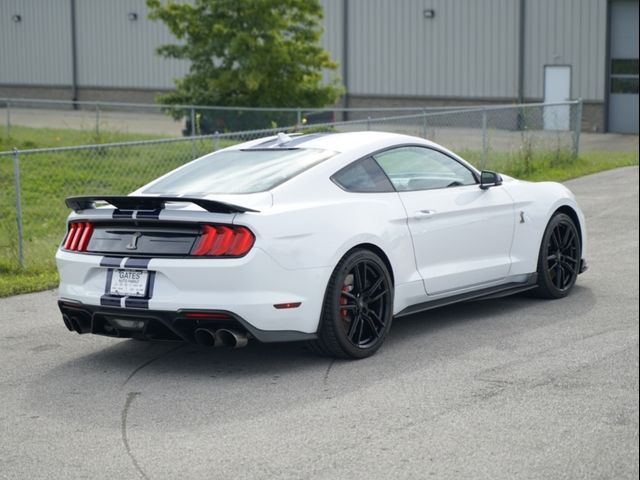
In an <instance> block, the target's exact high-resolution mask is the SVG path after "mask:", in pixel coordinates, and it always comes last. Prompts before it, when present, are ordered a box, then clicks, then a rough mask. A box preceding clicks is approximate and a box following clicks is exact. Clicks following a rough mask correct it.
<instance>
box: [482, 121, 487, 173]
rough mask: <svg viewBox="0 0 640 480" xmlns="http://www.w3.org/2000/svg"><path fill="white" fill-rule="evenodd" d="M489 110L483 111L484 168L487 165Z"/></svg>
mask: <svg viewBox="0 0 640 480" xmlns="http://www.w3.org/2000/svg"><path fill="white" fill-rule="evenodd" d="M487 140H488V139H487V111H486V110H485V111H483V112H482V162H481V163H482V170H484V169H485V167H486V166H487Z"/></svg>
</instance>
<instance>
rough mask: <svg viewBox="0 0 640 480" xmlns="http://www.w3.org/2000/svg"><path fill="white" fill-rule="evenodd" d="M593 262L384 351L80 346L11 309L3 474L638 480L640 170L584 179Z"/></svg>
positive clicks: (20, 306)
mask: <svg viewBox="0 0 640 480" xmlns="http://www.w3.org/2000/svg"><path fill="white" fill-rule="evenodd" d="M568 185H569V186H570V188H571V189H572V190H573V191H574V192H575V193H576V194H577V196H578V199H579V202H580V203H581V205H582V207H583V209H584V210H585V212H586V215H587V221H588V230H589V264H590V269H589V271H588V272H587V273H586V274H584V275H582V276H580V278H579V280H578V284H577V286H576V288H575V290H574V292H573V293H572V294H571V295H570V296H569V297H568V298H566V299H563V300H557V301H544V300H538V299H532V298H528V297H524V296H517V297H510V298H504V299H498V300H490V301H481V302H474V303H467V304H462V305H456V306H451V307H446V308H442V309H439V310H434V311H429V312H427V313H424V314H419V315H414V316H411V317H407V318H402V319H398V320H397V321H396V322H395V323H394V325H393V328H392V329H391V333H390V336H389V338H388V341H387V342H386V343H385V345H384V346H383V348H382V349H381V350H380V351H379V352H378V353H377V354H376V355H375V356H374V357H372V358H370V359H366V360H361V361H333V360H330V359H326V358H321V357H316V356H314V355H313V354H311V353H308V352H307V351H306V350H304V349H303V348H302V347H301V346H299V345H296V344H280V345H259V344H253V345H250V346H249V347H247V348H245V349H242V350H223V349H206V348H200V347H197V346H193V345H178V344H166V343H165V344H150V343H144V342H138V341H134V340H114V339H109V338H102V337H98V336H91V335H83V336H78V335H77V334H75V333H70V332H68V331H67V329H66V328H65V327H64V325H63V323H62V320H61V318H60V314H59V312H58V310H57V306H56V292H55V291H48V292H42V293H37V294H30V295H22V296H16V297H11V298H4V299H0V328H1V331H0V402H1V403H0V478H3V479H5V478H6V479H79V478H88V479H102V478H105V479H107V478H108V479H129V478H131V479H136V478H143V479H187V478H188V479H198V478H208V479H218V478H219V479H231V478H239V479H265V478H285V479H311V478H312V479H357V478H367V479H404V478H407V479H423V478H435V479H449V478H450V479H466V478H470V479H517V478H526V479H532V478H533V479H535V478H549V479H577V478H585V479H637V478H638V168H637V167H634V168H625V169H619V170H614V171H609V172H605V173H601V174H597V175H592V176H589V177H584V178H581V179H577V180H574V181H571V182H568Z"/></svg>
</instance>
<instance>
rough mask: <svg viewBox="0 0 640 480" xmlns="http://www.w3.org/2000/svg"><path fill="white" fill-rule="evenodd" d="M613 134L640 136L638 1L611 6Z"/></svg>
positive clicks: (610, 114)
mask: <svg viewBox="0 0 640 480" xmlns="http://www.w3.org/2000/svg"><path fill="white" fill-rule="evenodd" d="M610 32H611V54H610V58H611V60H610V63H609V131H611V132H620V133H638V2H637V1H618V2H612V3H611V29H610Z"/></svg>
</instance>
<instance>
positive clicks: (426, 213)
mask: <svg viewBox="0 0 640 480" xmlns="http://www.w3.org/2000/svg"><path fill="white" fill-rule="evenodd" d="M435 213H436V212H435V210H418V211H417V212H416V213H414V214H413V218H419V219H423V218H424V219H426V218H433V216H434V215H435Z"/></svg>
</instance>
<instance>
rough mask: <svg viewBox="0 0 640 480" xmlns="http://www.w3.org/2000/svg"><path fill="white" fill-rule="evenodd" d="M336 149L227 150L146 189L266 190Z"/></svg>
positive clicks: (195, 191) (199, 191) (203, 191)
mask: <svg viewBox="0 0 640 480" xmlns="http://www.w3.org/2000/svg"><path fill="white" fill-rule="evenodd" d="M335 153H336V152H332V151H329V150H318V149H295V150H282V149H280V150H276V149H274V150H227V151H224V152H219V153H214V154H211V155H207V156H206V157H202V158H200V159H198V160H195V161H193V162H191V163H188V164H187V165H185V166H184V167H183V168H180V169H178V170H176V171H175V172H173V173H170V174H169V175H167V176H166V177H165V178H163V179H162V180H159V181H157V182H156V183H154V184H153V185H151V186H150V187H149V188H147V189H145V190H144V191H143V193H158V194H176V195H208V194H212V193H220V194H233V193H256V192H264V191H266V190H270V189H272V188H273V187H275V186H277V185H279V184H281V183H283V182H286V181H287V180H289V179H291V178H293V177H295V176H296V175H298V174H299V173H301V172H303V171H304V170H306V169H308V168H310V167H312V166H314V165H316V164H318V163H320V162H322V161H324V160H326V159H328V158H330V157H332V156H333V155H335Z"/></svg>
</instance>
